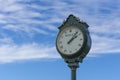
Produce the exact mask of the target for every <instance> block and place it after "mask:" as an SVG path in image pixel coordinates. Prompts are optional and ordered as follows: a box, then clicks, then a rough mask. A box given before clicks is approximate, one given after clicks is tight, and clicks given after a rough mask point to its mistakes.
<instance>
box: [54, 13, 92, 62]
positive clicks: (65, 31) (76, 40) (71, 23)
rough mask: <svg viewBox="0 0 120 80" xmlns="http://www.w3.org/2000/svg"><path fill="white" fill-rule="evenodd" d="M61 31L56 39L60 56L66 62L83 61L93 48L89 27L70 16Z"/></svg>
mask: <svg viewBox="0 0 120 80" xmlns="http://www.w3.org/2000/svg"><path fill="white" fill-rule="evenodd" d="M59 29H60V31H59V33H58V36H57V39H56V48H57V50H58V52H59V53H60V55H61V56H62V57H63V58H64V59H65V60H67V59H78V61H79V60H82V59H83V58H84V57H85V56H86V55H87V53H88V52H89V50H90V47H91V38H90V36H89V32H88V25H87V24H86V23H84V22H80V21H79V20H78V19H77V18H76V17H74V16H73V15H70V16H69V17H68V18H67V20H66V21H65V22H64V23H63V24H62V26H60V27H59Z"/></svg>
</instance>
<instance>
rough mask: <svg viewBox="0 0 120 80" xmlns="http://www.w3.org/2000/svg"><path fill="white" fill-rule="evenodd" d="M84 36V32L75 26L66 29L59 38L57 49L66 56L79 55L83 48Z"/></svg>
mask: <svg viewBox="0 0 120 80" xmlns="http://www.w3.org/2000/svg"><path fill="white" fill-rule="evenodd" d="M83 43H84V35H83V33H82V31H81V30H80V29H79V28H77V27H74V26H71V27H66V28H64V29H63V30H62V31H61V32H60V33H59V35H58V38H57V49H58V51H59V52H60V53H62V54H65V55H72V54H75V53H77V52H78V51H79V50H80V49H81V48H82V46H83Z"/></svg>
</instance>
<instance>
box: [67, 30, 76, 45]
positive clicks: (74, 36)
mask: <svg viewBox="0 0 120 80" xmlns="http://www.w3.org/2000/svg"><path fill="white" fill-rule="evenodd" d="M77 33H78V32H76V33H75V34H74V35H73V37H72V38H71V39H70V40H69V41H68V44H70V43H71V42H72V41H73V40H74V39H75V38H77V35H76V34H77Z"/></svg>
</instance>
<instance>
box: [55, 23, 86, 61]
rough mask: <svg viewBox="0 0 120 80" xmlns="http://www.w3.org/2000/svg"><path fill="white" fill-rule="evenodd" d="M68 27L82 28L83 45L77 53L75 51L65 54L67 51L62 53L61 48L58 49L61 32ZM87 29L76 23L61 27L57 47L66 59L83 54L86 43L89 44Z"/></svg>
mask: <svg viewBox="0 0 120 80" xmlns="http://www.w3.org/2000/svg"><path fill="white" fill-rule="evenodd" d="M68 27H73V28H74V27H76V28H78V29H80V30H81V32H82V34H83V39H84V41H83V45H82V47H81V48H80V49H79V50H78V51H77V52H76V53H73V54H65V53H62V52H61V51H60V50H59V49H58V45H57V44H58V39H59V35H60V33H61V32H62V31H63V30H64V29H65V28H68ZM86 33H87V32H86V29H85V27H84V26H80V25H79V26H75V25H69V26H65V27H63V28H61V29H60V31H59V33H58V36H57V39H56V48H57V51H58V52H59V53H60V55H61V56H62V57H63V58H65V59H71V58H76V57H79V56H80V55H82V53H83V51H84V49H85V47H86V45H87V34H86Z"/></svg>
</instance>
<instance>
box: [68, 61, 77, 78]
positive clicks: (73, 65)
mask: <svg viewBox="0 0 120 80" xmlns="http://www.w3.org/2000/svg"><path fill="white" fill-rule="evenodd" d="M68 66H69V67H70V69H71V80H76V69H77V68H78V67H79V64H78V62H73V63H68Z"/></svg>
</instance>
